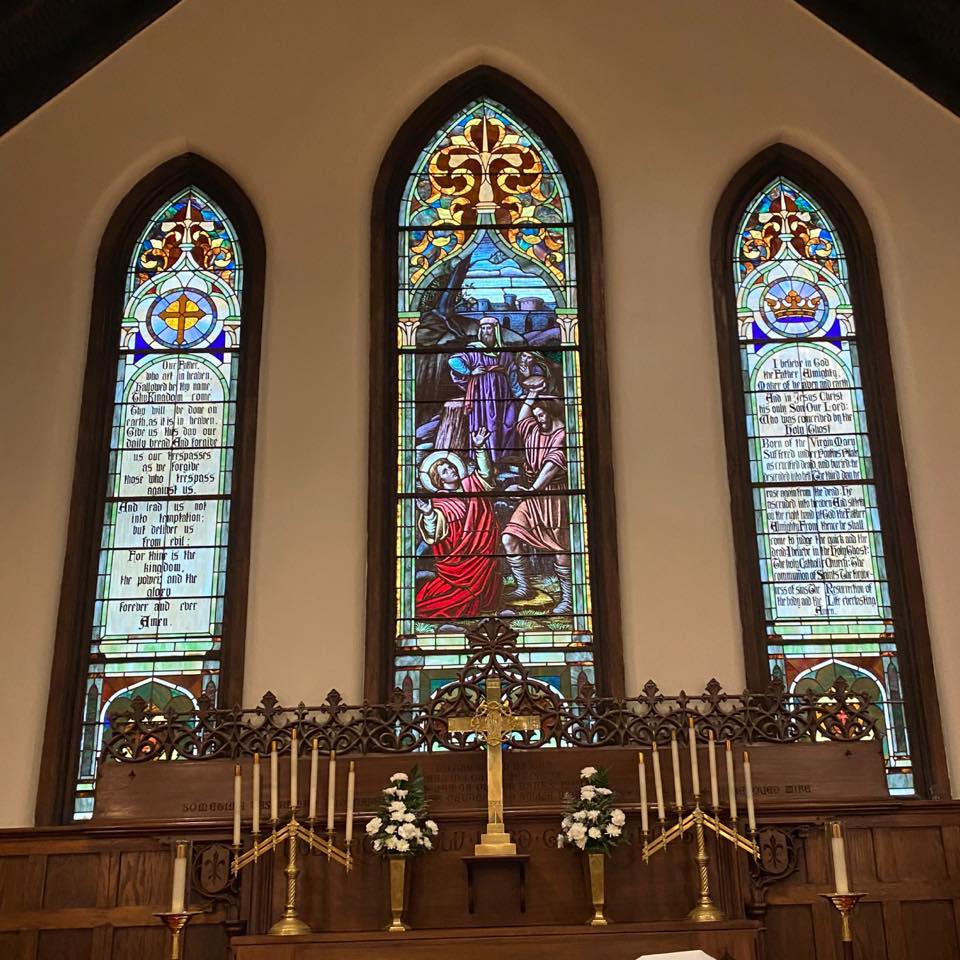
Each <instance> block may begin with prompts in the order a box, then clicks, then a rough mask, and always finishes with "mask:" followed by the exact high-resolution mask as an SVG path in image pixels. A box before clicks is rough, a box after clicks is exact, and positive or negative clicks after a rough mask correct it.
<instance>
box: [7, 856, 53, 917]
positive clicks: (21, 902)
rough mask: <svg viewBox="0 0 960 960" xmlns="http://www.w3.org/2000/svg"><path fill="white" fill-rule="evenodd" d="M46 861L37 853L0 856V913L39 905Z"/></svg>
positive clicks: (28, 908) (33, 907)
mask: <svg viewBox="0 0 960 960" xmlns="http://www.w3.org/2000/svg"><path fill="white" fill-rule="evenodd" d="M46 861H47V858H46V857H44V856H41V855H39V854H33V855H29V856H25V857H17V856H13V857H8V856H4V857H0V913H12V912H13V911H16V910H30V909H35V908H37V907H39V906H40V900H41V898H42V896H43V877H44V872H45V868H46Z"/></svg>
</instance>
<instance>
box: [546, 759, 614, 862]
mask: <svg viewBox="0 0 960 960" xmlns="http://www.w3.org/2000/svg"><path fill="white" fill-rule="evenodd" d="M615 802H616V796H615V795H614V792H613V791H612V790H611V789H610V786H609V783H608V778H607V771H606V770H604V769H602V768H601V769H599V770H598V769H597V768H596V767H584V768H583V769H582V770H581V771H580V793H579V795H578V796H573V795H572V794H569V793H568V794H567V795H566V804H565V806H564V808H563V810H564V813H563V820H562V821H561V822H560V834H559V835H558V836H557V846H558V847H563V846H570V847H576V848H577V849H578V850H585V851H586V852H587V853H607V852H608V851H609V850H610V849H611V848H612V847H615V846H616V845H617V844H619V843H625V842H626V839H627V838H626V837H625V836H624V834H623V825H624V824H625V823H626V820H627V818H626V816H625V815H624V812H623V811H622V810H620V809H619V808H618V807H615V806H614V803H615Z"/></svg>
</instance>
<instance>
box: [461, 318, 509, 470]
mask: <svg viewBox="0 0 960 960" xmlns="http://www.w3.org/2000/svg"><path fill="white" fill-rule="evenodd" d="M448 362H449V364H450V375H451V376H452V377H453V381H454V383H456V384H457V385H458V386H461V387H463V388H464V391H465V396H464V402H463V412H464V414H465V415H466V417H467V422H468V424H469V427H470V435H471V437H472V436H473V434H475V433H476V432H477V431H479V430H481V429H483V431H484V432H485V433H486V434H487V441H486V444H487V449H488V450H489V452H490V455H491V457H493V459H494V460H499V459H502V458H503V456H504V451H506V450H509V449H510V448H512V447H513V446H514V445H515V443H514V441H515V434H514V425H515V424H516V419H517V407H516V400H517V399H519V398H520V397H521V396H522V391H521V388H520V383H519V381H518V379H517V366H516V364H515V363H514V361H513V357H512V356H511V354H509V353H504V352H503V332H502V330H501V328H500V321H499V320H497V318H496V317H483V318H482V319H481V320H480V326H479V329H478V331H477V339H476V340H473V341H471V342H470V343H468V344H467V349H466V350H465V351H464V352H462V353H457V354H454V355H453V356H452V357H451V358H450V360H449V361H448ZM470 453H471V455H472V456H476V455H477V453H478V450H477V448H476V447H475V446H474V444H473V441H472V440H471V446H470Z"/></svg>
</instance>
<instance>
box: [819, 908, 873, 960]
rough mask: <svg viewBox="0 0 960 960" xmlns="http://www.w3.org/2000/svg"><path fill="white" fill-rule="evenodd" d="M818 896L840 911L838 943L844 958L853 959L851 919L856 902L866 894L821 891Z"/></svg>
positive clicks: (846, 959)
mask: <svg viewBox="0 0 960 960" xmlns="http://www.w3.org/2000/svg"><path fill="white" fill-rule="evenodd" d="M820 896H821V897H823V899H824V900H829V901H830V902H831V903H832V904H833V905H834V906H835V907H836V908H837V910H838V911H839V912H840V943H841V946H842V947H843V958H844V960H853V926H852V923H851V920H852V917H853V911H854V910H855V909H856V906H857V904H858V903H859V902H860V901H861V900H862V899H863V898H864V897H865V896H866V894H865V893H821V894H820Z"/></svg>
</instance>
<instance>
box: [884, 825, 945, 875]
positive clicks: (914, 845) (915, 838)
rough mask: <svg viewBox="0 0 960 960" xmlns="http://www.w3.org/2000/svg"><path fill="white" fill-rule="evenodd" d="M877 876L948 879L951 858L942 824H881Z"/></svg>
mask: <svg viewBox="0 0 960 960" xmlns="http://www.w3.org/2000/svg"><path fill="white" fill-rule="evenodd" d="M874 837H875V842H876V847H877V851H876V852H877V876H878V878H879V880H880V881H881V882H884V883H895V882H902V881H904V880H923V881H926V882H936V881H938V880H946V879H947V878H948V873H947V861H946V857H945V855H944V849H943V833H942V831H941V830H940V827H939V826H929V827H909V826H897V827H890V828H888V827H877V828H876V829H875V831H874Z"/></svg>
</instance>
